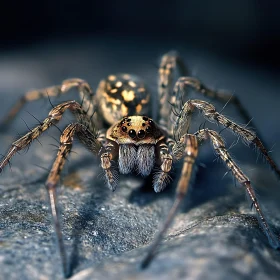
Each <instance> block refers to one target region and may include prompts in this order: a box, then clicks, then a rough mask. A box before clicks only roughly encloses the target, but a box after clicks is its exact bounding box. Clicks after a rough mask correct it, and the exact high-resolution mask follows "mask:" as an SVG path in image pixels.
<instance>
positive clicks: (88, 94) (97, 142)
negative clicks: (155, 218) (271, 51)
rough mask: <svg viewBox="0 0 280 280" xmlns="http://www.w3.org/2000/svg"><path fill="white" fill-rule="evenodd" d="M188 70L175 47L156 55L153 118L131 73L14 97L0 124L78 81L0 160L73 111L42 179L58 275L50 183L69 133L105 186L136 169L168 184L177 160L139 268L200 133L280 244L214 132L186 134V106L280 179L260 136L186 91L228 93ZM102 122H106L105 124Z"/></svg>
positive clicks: (183, 186) (180, 194)
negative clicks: (250, 149) (177, 169)
mask: <svg viewBox="0 0 280 280" xmlns="http://www.w3.org/2000/svg"><path fill="white" fill-rule="evenodd" d="M175 73H179V75H180V77H179V79H178V80H177V81H176V82H175V83H174V79H175ZM187 75H188V72H187V69H186V67H185V64H184V63H183V61H182V58H181V57H180V56H179V54H178V53H177V52H175V51H170V52H168V53H166V54H164V55H163V56H162V58H161V62H160V66H159V70H158V100H159V104H158V107H159V110H158V116H156V117H155V118H154V119H152V118H151V117H150V116H149V112H150V110H151V108H150V103H151V102H150V94H149V93H148V91H147V89H146V86H145V84H144V83H143V81H142V80H141V79H140V78H139V77H136V76H133V75H129V74H118V75H110V76H108V77H107V78H106V79H104V80H102V81H101V82H100V84H99V86H98V88H97V90H96V93H94V92H93V90H92V88H91V87H90V85H89V84H88V83H87V82H86V81H84V80H82V79H78V78H73V79H68V80H65V81H63V82H62V84H61V85H57V86H52V87H48V88H44V89H41V90H33V91H29V92H27V93H26V94H25V95H24V96H23V97H22V98H21V99H20V100H19V101H18V103H16V104H15V106H14V107H13V108H12V109H11V111H10V112H9V114H8V115H7V117H6V118H5V120H4V121H3V123H4V124H7V123H8V122H9V121H10V120H12V119H13V118H14V117H15V116H16V114H17V113H18V111H19V110H20V109H21V107H22V106H23V105H24V104H25V103H26V102H30V101H33V100H37V99H39V98H44V97H50V96H58V95H60V94H65V93H67V92H68V91H69V90H70V89H72V88H77V89H78V91H79V93H80V97H81V100H82V101H81V103H78V102H76V101H74V100H71V101H66V102H63V103H61V104H59V105H57V106H53V108H52V110H51V111H50V112H49V115H48V117H47V118H45V119H44V120H43V121H42V122H41V123H40V124H39V125H38V126H36V127H35V128H33V129H32V130H30V131H29V132H28V133H27V134H25V135H24V136H23V137H21V138H20V139H18V140H17V141H15V142H14V143H12V145H11V147H10V149H9V150H8V152H7V154H6V155H5V156H4V158H3V159H2V161H1V162H0V171H1V172H2V170H3V168H4V167H5V166H6V165H7V164H8V163H9V162H10V160H11V158H12V157H13V156H14V155H15V154H16V153H17V152H18V151H20V150H22V149H24V148H25V147H27V146H28V145H29V144H31V142H32V141H33V140H35V139H36V138H38V137H39V136H40V135H41V134H42V133H43V132H44V131H46V130H47V129H48V128H50V127H51V126H53V125H55V124H56V123H57V122H59V121H60V119H61V118H62V115H63V113H64V112H65V111H66V110H70V111H71V112H72V113H73V115H74V116H75V118H76V122H74V123H71V124H69V125H68V126H67V127H66V128H65V129H64V131H63V132H62V134H61V137H60V147H59V149H58V152H57V156H56V158H55V160H54V163H53V165H52V168H51V171H50V173H49V175H48V178H47V181H46V189H47V192H48V196H49V199H50V209H51V213H52V217H53V221H54V227H55V232H56V236H57V239H58V245H59V252H60V256H61V261H62V266H63V272H64V275H65V277H67V276H69V274H68V268H67V267H68V266H67V257H66V252H65V249H64V244H63V238H62V232H61V224H60V221H59V219H58V209H57V208H58V205H57V204H58V203H57V194H56V186H57V184H58V182H59V179H60V174H61V171H62V169H63V167H64V164H65V161H66V158H67V156H68V154H69V152H70V151H71V148H72V142H73V138H74V136H76V137H77V138H78V140H79V141H80V142H81V143H82V144H83V145H84V146H85V147H86V148H87V149H89V151H91V152H92V153H93V154H94V155H95V156H97V157H99V158H100V162H101V168H102V170H103V172H104V177H105V180H106V184H107V186H108V187H109V188H110V189H111V190H112V191H114V190H115V189H116V188H117V186H118V174H119V173H121V174H128V173H132V172H133V171H136V172H137V173H138V174H140V175H142V176H148V175H150V174H154V175H153V176H154V177H153V188H154V191H155V192H161V191H162V190H164V188H165V187H166V185H167V184H168V183H169V179H170V171H171V168H172V166H173V164H174V163H175V162H176V161H179V160H181V159H183V163H182V168H181V176H180V179H179V181H178V183H177V189H176V195H175V200H174V203H173V206H172V208H171V209H170V211H169V214H168V216H167V218H166V220H165V222H164V223H163V225H162V227H161V228H160V230H159V232H158V234H157V236H156V237H155V239H154V241H153V243H152V245H151V247H150V249H149V250H148V252H147V255H146V256H145V258H144V259H143V261H142V263H141V267H142V268H145V267H147V266H148V265H149V263H150V262H151V260H152V259H153V257H154V256H155V253H156V251H157V248H158V246H159V244H160V241H161V240H162V237H163V235H164V234H165V232H166V230H167V229H168V227H169V226H170V224H171V222H172V220H173V219H174V217H175V214H176V212H177V210H178V208H179V206H180V204H181V202H182V200H183V198H184V196H185V194H186V193H187V190H188V187H189V183H190V180H191V176H192V173H193V169H194V165H195V160H196V158H197V155H198V148H199V144H201V143H203V142H205V141H206V140H210V142H211V144H212V146H213V148H214V151H215V153H216V154H217V155H218V156H219V157H220V158H221V159H222V161H223V162H224V163H225V165H226V166H227V167H228V168H229V170H230V171H231V172H232V174H233V176H234V177H235V178H236V180H237V181H238V182H239V183H240V184H241V185H242V186H243V187H244V188H245V190H246V192H247V193H248V195H249V198H250V199H251V201H252V206H253V207H254V208H255V210H256V213H257V217H258V220H259V224H260V226H261V227H262V229H263V231H264V233H265V234H266V236H267V238H268V240H269V243H270V244H271V246H272V247H273V248H279V247H280V243H279V240H278V239H277V237H276V236H275V235H274V233H273V232H272V230H271V229H270V227H269V224H268V222H267V220H266V219H265V217H264V215H263V212H262V210H261V208H260V205H259V202H258V200H257V198H256V195H255V192H254V189H253V187H252V185H251V183H250V180H249V178H248V177H247V176H246V175H245V174H244V173H243V171H242V170H241V169H240V167H239V166H238V165H237V164H236V163H235V161H234V160H233V159H232V157H231V155H230V154H229V152H228V151H227V149H226V147H225V142H224V140H223V138H222V137H221V135H220V134H219V133H218V132H216V131H214V130H210V129H207V128H203V129H199V130H198V131H197V132H195V133H193V134H190V133H189V128H190V124H191V117H192V113H193V111H195V110H198V111H200V112H201V113H202V115H203V116H204V118H205V119H206V120H209V121H210V122H216V123H218V124H220V125H222V126H224V127H225V128H227V129H229V130H231V131H232V132H233V133H235V134H237V135H238V136H239V137H241V138H242V139H243V140H244V141H245V142H246V143H249V144H253V145H255V146H256V148H257V149H259V150H260V152H261V153H262V155H263V156H264V158H265V159H266V161H267V162H268V163H269V164H270V166H271V168H272V169H273V170H274V171H275V173H276V174H277V176H278V177H279V178H280V170H279V168H278V167H277V166H276V164H275V162H274V161H273V159H272V158H271V156H270V155H269V153H268V150H267V149H266V148H265V147H264V145H263V144H262V141H261V140H260V138H258V137H257V136H256V134H255V133H253V132H252V131H250V130H249V129H247V128H246V126H241V125H238V124H237V123H235V122H233V121H231V120H230V119H228V118H227V117H225V116H224V115H222V114H221V113H219V112H217V111H216V109H215V107H214V106H213V105H212V104H210V103H209V102H206V101H202V100H199V99H189V100H188V99H187V98H186V96H187V88H188V87H190V88H192V89H194V90H195V91H197V92H198V93H199V94H202V95H203V96H206V97H209V98H213V99H217V100H218V101H221V102H228V100H229V99H230V96H229V95H228V94H227V93H224V92H221V91H214V90H211V89H209V88H208V87H206V86H204V85H203V84H202V83H201V82H200V81H199V80H198V79H196V78H192V77H189V76H187ZM231 101H232V102H233V103H234V104H235V105H236V106H237V108H238V110H239V112H240V113H241V114H242V116H243V117H244V118H245V119H246V120H247V121H248V120H249V119H250V118H249V116H248V114H247V112H246V110H245V109H244V108H243V106H242V104H241V103H240V102H239V100H238V99H237V98H236V97H232V98H231ZM103 127H107V128H108V129H107V130H105V129H104V128H103ZM155 170H156V171H155Z"/></svg>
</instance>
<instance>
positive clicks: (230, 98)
mask: <svg viewBox="0 0 280 280" xmlns="http://www.w3.org/2000/svg"><path fill="white" fill-rule="evenodd" d="M188 86H189V87H191V88H192V89H194V90H195V91H196V92H198V93H201V94H202V95H204V96H206V97H209V98H212V99H216V100H218V101H219V102H222V103H227V102H230V103H232V104H234V105H235V106H236V107H237V110H238V111H239V114H240V115H241V116H242V118H243V119H244V120H245V122H246V123H249V122H250V124H251V125H252V126H253V127H255V126H254V125H253V122H252V118H251V117H250V115H249V114H248V112H247V110H246V109H245V108H244V107H243V105H242V103H241V102H240V100H239V99H238V97H237V96H236V95H230V94H229V93H226V92H223V91H219V90H212V89H210V88H208V87H206V86H205V85H204V84H203V83H202V82H201V81H200V80H198V79H196V78H193V77H180V78H179V79H178V80H177V82H176V83H175V86H174V94H176V99H175V100H177V99H180V98H181V96H179V95H182V94H183V95H184V92H185V91H186V88H187V87H188ZM173 102H174V101H173ZM171 104H172V103H171ZM172 105H173V104H172ZM174 105H176V104H174Z"/></svg>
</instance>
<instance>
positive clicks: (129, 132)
mask: <svg viewBox="0 0 280 280" xmlns="http://www.w3.org/2000/svg"><path fill="white" fill-rule="evenodd" d="M128 135H129V136H130V137H131V138H132V139H133V138H135V137H136V132H135V130H134V129H130V130H129V131H128Z"/></svg>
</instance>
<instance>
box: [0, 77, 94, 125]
mask: <svg viewBox="0 0 280 280" xmlns="http://www.w3.org/2000/svg"><path fill="white" fill-rule="evenodd" d="M72 88H77V89H78V91H79V93H80V97H81V99H82V100H83V102H82V107H83V109H84V111H86V112H87V113H88V115H92V114H93V113H94V112H95V106H96V104H95V103H94V98H93V97H94V93H93V90H92V89H91V87H90V85H89V84H88V83H87V82H86V81H84V80H82V79H79V78H73V79H67V80H64V81H63V82H62V84H61V85H57V86H51V87H47V88H43V89H38V90H31V91H28V92H27V93H26V94H25V95H24V96H22V97H21V98H20V99H19V100H18V101H17V102H16V104H15V105H14V106H13V107H12V108H11V109H10V111H9V112H8V114H7V115H6V117H4V119H3V120H2V121H1V123H0V127H2V126H5V125H7V124H8V123H9V122H10V121H12V120H13V119H14V118H15V116H16V115H17V113H18V112H19V111H20V110H21V109H22V107H23V106H24V105H25V104H26V103H27V102H31V101H35V100H38V99H41V98H47V97H50V96H53V97H55V96H58V95H60V94H65V93H67V92H68V91H69V90H70V89H72Z"/></svg>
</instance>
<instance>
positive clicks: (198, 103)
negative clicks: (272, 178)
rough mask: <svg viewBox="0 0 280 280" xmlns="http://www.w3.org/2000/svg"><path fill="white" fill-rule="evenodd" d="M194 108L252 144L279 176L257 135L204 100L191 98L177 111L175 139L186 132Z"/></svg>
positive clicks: (277, 169) (275, 166) (276, 167)
mask: <svg viewBox="0 0 280 280" xmlns="http://www.w3.org/2000/svg"><path fill="white" fill-rule="evenodd" d="M195 109H198V110H199V111H200V112H202V113H203V115H204V117H205V118H206V119H207V120H209V121H216V122H217V123H219V124H221V125H223V126H224V127H226V128H228V129H230V130H231V131H232V132H233V133H236V134H237V135H240V136H241V137H242V139H243V140H244V141H245V142H246V143H249V144H251V143H252V144H254V145H255V146H256V147H257V148H258V149H259V150H260V152H261V153H262V154H263V156H264V158H265V159H266V161H267V162H268V163H269V165H270V166H271V168H272V169H273V171H274V172H275V173H276V175H277V176H278V177H279V178H280V169H279V168H278V166H277V165H276V163H275V162H274V160H273V159H272V158H271V156H270V155H269V153H268V150H267V149H266V148H265V147H264V145H263V143H262V142H261V140H260V138H259V137H257V136H256V134H255V133H254V132H252V131H250V130H248V129H246V128H245V127H242V126H241V125H238V124H236V123H235V122H233V121H231V120H230V119H228V118H227V117H225V116H224V115H222V114H220V113H218V112H217V111H216V108H215V107H214V106H213V105H212V104H210V103H208V102H206V101H202V100H198V99H193V100H188V101H187V102H186V103H185V104H184V105H183V107H182V109H181V111H180V112H179V114H178V116H177V118H176V123H175V128H174V131H175V132H176V133H174V137H175V139H180V138H181V137H182V135H184V134H186V133H187V132H188V130H189V127H190V121H191V115H192V113H193V111H194V110H195Z"/></svg>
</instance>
